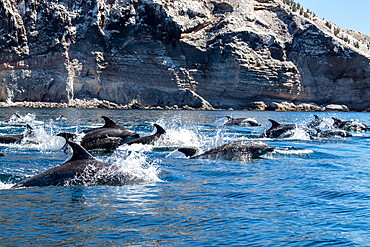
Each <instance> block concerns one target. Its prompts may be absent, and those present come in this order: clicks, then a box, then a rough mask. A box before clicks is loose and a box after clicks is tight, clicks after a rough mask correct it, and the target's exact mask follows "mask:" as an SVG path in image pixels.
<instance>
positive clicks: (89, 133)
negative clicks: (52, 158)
mask: <svg viewBox="0 0 370 247" xmlns="http://www.w3.org/2000/svg"><path fill="white" fill-rule="evenodd" d="M314 116H315V119H314V120H313V121H311V122H309V123H308V124H306V125H305V126H304V127H302V128H303V130H305V131H306V133H308V134H309V136H310V138H331V137H351V136H352V135H351V133H349V132H348V131H355V132H365V131H367V130H369V127H368V126H367V125H366V124H365V123H361V122H357V121H343V120H340V119H338V118H333V120H334V124H333V127H334V128H336V129H327V130H320V129H319V128H318V127H319V126H320V125H321V124H322V123H323V122H324V120H323V119H321V118H319V117H318V116H317V115H314ZM102 118H103V120H104V121H105V123H104V125H103V126H102V127H98V128H92V129H87V130H84V131H82V132H80V133H78V134H76V133H71V132H61V133H59V134H57V136H60V137H63V138H64V139H65V141H66V145H69V146H70V147H71V148H72V151H73V155H72V157H71V158H70V159H69V160H68V161H66V162H64V163H63V164H60V165H58V166H56V167H53V168H51V169H48V170H46V171H44V172H42V173H40V174H37V175H35V176H32V177H30V178H28V179H25V180H23V181H21V182H19V183H16V184H15V185H13V187H12V188H21V187H31V186H57V185H66V184H68V183H70V182H71V181H74V183H76V184H78V182H83V183H86V182H89V181H88V180H89V179H91V178H93V177H95V176H94V175H95V174H96V173H98V172H99V171H101V170H103V169H113V170H114V169H115V167H114V166H113V165H112V164H108V163H104V162H101V161H99V160H97V159H95V158H94V156H92V155H91V154H90V153H89V151H95V150H104V151H105V152H114V150H116V149H117V148H118V147H119V146H120V145H123V144H127V145H132V144H143V145H149V144H154V143H155V142H156V141H157V140H158V139H159V138H160V137H161V135H164V134H165V133H166V131H165V130H164V129H163V128H162V127H161V126H159V125H158V124H154V127H155V128H156V132H155V133H154V134H152V135H149V136H144V137H140V135H139V134H137V133H135V132H134V131H131V130H128V129H126V128H125V127H123V126H120V125H118V124H116V123H115V122H114V121H113V120H112V119H110V118H109V117H106V116H102ZM269 121H270V123H271V127H270V128H269V129H268V130H266V131H264V132H263V133H262V134H260V135H259V138H288V137H291V136H292V135H293V134H294V130H295V129H296V128H297V125H295V124H285V125H284V124H281V123H279V122H277V121H275V120H272V119H269ZM224 125H227V126H231V125H242V126H261V125H260V124H259V123H258V122H257V121H256V120H254V119H251V118H232V117H230V116H227V121H226V122H225V123H224ZM33 131H34V130H33V128H32V127H31V126H30V125H28V124H27V130H26V131H25V134H21V135H11V134H9V135H0V143H5V144H9V143H19V142H21V141H22V140H23V139H24V138H26V137H32V136H34V133H33ZM177 150H178V151H180V152H182V153H184V154H185V156H186V157H188V158H190V159H225V160H245V159H254V158H260V157H261V156H262V155H264V154H266V153H268V152H272V151H274V148H273V147H270V146H269V145H268V144H266V143H264V142H262V141H259V140H254V141H235V142H231V143H227V144H224V145H221V146H219V147H216V148H213V149H210V150H208V151H206V152H204V153H198V150H197V149H195V148H191V147H189V148H179V149H177ZM0 151H1V149H0ZM5 155H6V154H3V153H0V156H5ZM87 174H88V176H86V175H87ZM81 178H82V179H83V181H80V180H81ZM79 179H80V180H79ZM124 179H125V178H124V177H119V178H117V177H116V178H112V177H104V176H99V180H98V181H95V182H96V183H98V184H105V185H114V184H116V183H117V180H119V181H122V180H124ZM74 183H72V184H74ZM70 184H71V183H70Z"/></svg>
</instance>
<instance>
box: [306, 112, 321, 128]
mask: <svg viewBox="0 0 370 247" xmlns="http://www.w3.org/2000/svg"><path fill="white" fill-rule="evenodd" d="M313 116H314V117H315V119H314V120H313V121H311V122H309V123H308V124H307V127H309V128H315V127H317V126H319V125H320V124H321V123H322V122H323V120H322V119H321V118H320V117H319V116H317V115H313Z"/></svg>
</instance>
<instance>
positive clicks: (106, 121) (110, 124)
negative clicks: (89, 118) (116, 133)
mask: <svg viewBox="0 0 370 247" xmlns="http://www.w3.org/2000/svg"><path fill="white" fill-rule="evenodd" d="M101 118H102V119H103V120H104V125H103V126H102V127H98V128H92V129H86V130H83V131H81V132H82V133H85V134H86V133H89V132H91V131H95V130H101V129H106V128H124V129H125V127H122V126H119V125H118V124H116V123H115V122H114V121H113V120H112V119H110V118H109V117H106V116H101Z"/></svg>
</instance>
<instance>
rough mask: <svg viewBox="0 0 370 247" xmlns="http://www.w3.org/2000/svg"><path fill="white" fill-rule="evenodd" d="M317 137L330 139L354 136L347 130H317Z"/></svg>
mask: <svg viewBox="0 0 370 247" xmlns="http://www.w3.org/2000/svg"><path fill="white" fill-rule="evenodd" d="M316 131H317V134H316V136H317V137H324V138H330V137H351V136H352V134H351V133H349V132H348V131H346V130H338V129H336V130H320V129H316Z"/></svg>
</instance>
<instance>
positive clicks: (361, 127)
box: [332, 117, 370, 132]
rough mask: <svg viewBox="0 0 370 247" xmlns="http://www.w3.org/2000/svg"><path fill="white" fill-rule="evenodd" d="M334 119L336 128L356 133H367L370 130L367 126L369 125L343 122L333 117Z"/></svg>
mask: <svg viewBox="0 0 370 247" xmlns="http://www.w3.org/2000/svg"><path fill="white" fill-rule="evenodd" d="M332 119H333V120H334V124H333V126H334V127H335V128H339V129H344V130H348V131H355V132H366V131H368V130H369V129H370V128H369V126H367V124H365V123H361V122H358V121H343V120H340V119H339V118H335V117H333V118H332Z"/></svg>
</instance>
